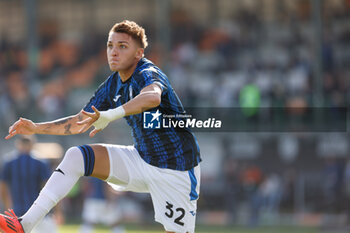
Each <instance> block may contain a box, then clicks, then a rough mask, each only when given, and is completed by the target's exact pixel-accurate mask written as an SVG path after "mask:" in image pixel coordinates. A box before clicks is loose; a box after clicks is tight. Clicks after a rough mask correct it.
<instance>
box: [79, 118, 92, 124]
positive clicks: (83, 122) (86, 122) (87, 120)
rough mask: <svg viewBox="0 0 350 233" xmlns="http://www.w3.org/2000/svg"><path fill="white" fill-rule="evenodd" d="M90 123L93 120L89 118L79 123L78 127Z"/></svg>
mask: <svg viewBox="0 0 350 233" xmlns="http://www.w3.org/2000/svg"><path fill="white" fill-rule="evenodd" d="M90 121H92V119H91V118H87V119H85V120H83V121H78V122H77V125H85V124H88V123H89V122H90Z"/></svg>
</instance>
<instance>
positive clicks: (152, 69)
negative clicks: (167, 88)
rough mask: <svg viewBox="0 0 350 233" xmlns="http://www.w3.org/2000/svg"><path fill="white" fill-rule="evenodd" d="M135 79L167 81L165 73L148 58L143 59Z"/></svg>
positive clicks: (138, 66)
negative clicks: (155, 78)
mask: <svg viewBox="0 0 350 233" xmlns="http://www.w3.org/2000/svg"><path fill="white" fill-rule="evenodd" d="M134 77H135V79H148V78H154V77H157V79H164V80H165V79H167V77H166V75H165V74H164V73H163V71H162V70H161V69H160V68H159V67H157V66H156V65H155V64H153V62H151V61H150V60H148V59H146V58H142V59H141V60H140V61H139V63H138V65H137V68H136V72H135V75H134Z"/></svg>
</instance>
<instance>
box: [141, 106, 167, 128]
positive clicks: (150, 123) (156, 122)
mask: <svg viewBox="0 0 350 233" xmlns="http://www.w3.org/2000/svg"><path fill="white" fill-rule="evenodd" d="M161 116H162V113H160V112H159V110H157V111H150V112H144V113H143V128H144V129H160V127H161Z"/></svg>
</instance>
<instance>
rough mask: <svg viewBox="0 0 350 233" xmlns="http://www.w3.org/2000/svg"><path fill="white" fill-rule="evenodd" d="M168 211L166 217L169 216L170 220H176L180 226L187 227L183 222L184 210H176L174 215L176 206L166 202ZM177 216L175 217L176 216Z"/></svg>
mask: <svg viewBox="0 0 350 233" xmlns="http://www.w3.org/2000/svg"><path fill="white" fill-rule="evenodd" d="M165 207H166V208H167V211H166V212H165V216H167V217H168V218H173V217H174V218H175V219H174V223H176V224H179V225H180V226H183V225H185V223H184V222H182V221H181V220H182V219H183V217H185V210H184V209H183V208H176V209H175V212H176V213H174V205H173V204H171V203H169V202H166V206H165ZM174 214H175V216H174Z"/></svg>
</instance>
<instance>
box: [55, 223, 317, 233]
mask: <svg viewBox="0 0 350 233" xmlns="http://www.w3.org/2000/svg"><path fill="white" fill-rule="evenodd" d="M78 232H79V225H63V226H61V227H60V229H59V233H78ZM126 232H127V233H163V232H164V231H162V228H161V226H135V225H127V226H126ZM318 232H321V231H320V230H317V229H316V228H310V227H286V226H284V227H258V228H247V227H221V226H220V227H215V226H198V227H197V228H196V233H318ZM94 233H110V230H109V229H108V228H105V227H97V228H96V229H95V231H94Z"/></svg>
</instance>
